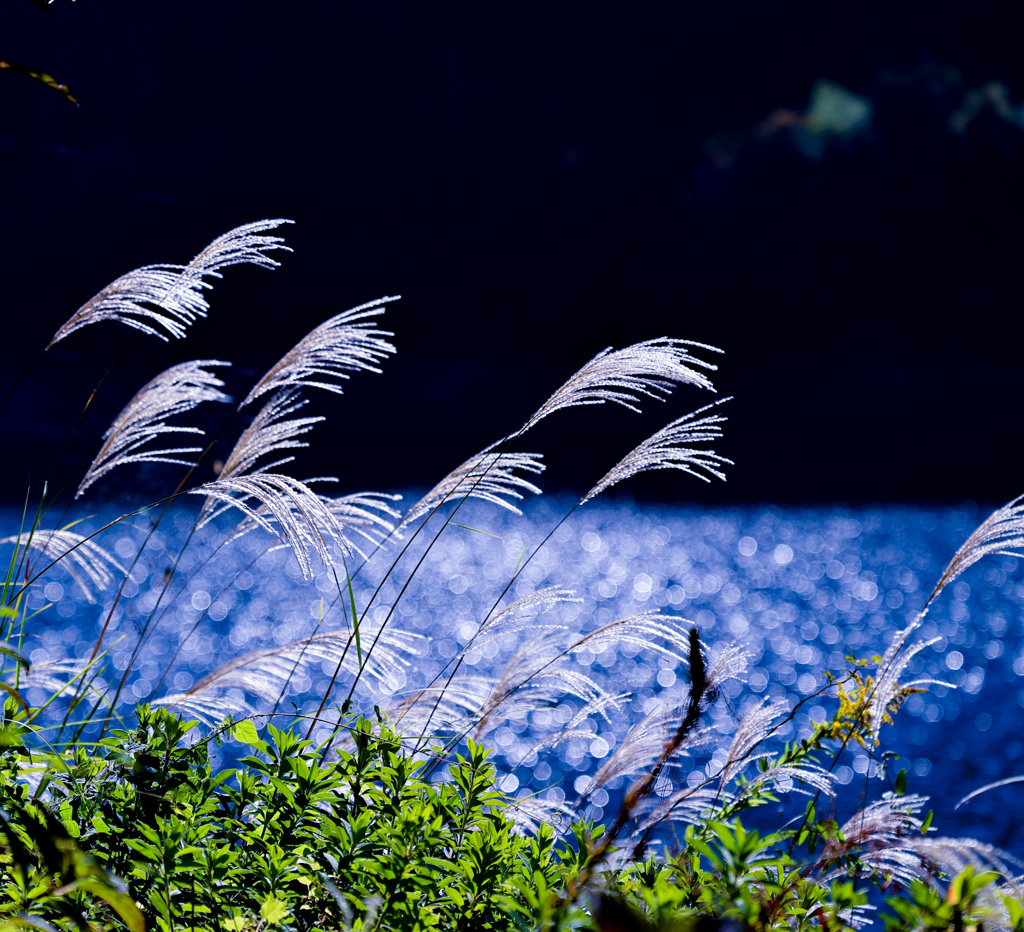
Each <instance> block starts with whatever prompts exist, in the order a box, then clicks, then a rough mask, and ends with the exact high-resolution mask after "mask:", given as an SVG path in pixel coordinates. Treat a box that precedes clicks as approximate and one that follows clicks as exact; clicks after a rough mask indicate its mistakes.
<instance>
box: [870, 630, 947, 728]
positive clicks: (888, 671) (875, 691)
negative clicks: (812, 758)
mask: <svg viewBox="0 0 1024 932" xmlns="http://www.w3.org/2000/svg"><path fill="white" fill-rule="evenodd" d="M922 617H923V616H921V615H918V617H917V619H916V620H915V621H914V622H912V623H911V624H909V625H907V627H906V628H904V629H903V630H902V631H899V632H898V633H897V634H896V636H895V637H894V638H893V639H892V643H891V644H890V645H889V646H888V647H887V648H886V651H885V653H884V654H883V655H882V659H881V660H880V661H879V663H878V679H877V680H875V681H874V682H873V683H871V684H870V686H867V684H865V685H866V690H867V705H866V711H867V717H868V720H869V721H868V733H869V734H870V736H871V743H872V746H873V747H878V744H879V734H880V733H881V730H882V725H884V724H886V723H891V722H892V718H891V715H890V713H891V712H894V711H895V710H896V708H897V707H898V706H899V705H900V703H902V702H903V701H904V700H905V699H907V698H909V697H910V695H912V694H913V693H915V692H924V691H925V688H926V687H928V686H945V687H947V688H948V689H956V686H954V685H953V684H952V683H946V682H944V681H943V680H938V679H935V678H934V677H920V678H918V679H915V680H911V681H910V682H907V683H901V682H900V677H901V676H902V675H903V671H904V670H906V668H907V665H908V664H909V663H910V661H911V660H913V659H914V657H916V656H917V655H918V654H919V653H920V652H921V651H923V650H924V649H925V648H926V647H931V646H932V645H933V644H936V643H938V642H939V641H941V640H942V638H941V637H940V636H936V637H933V638H930V639H928V640H925V641H917V642H915V643H914V644H912V645H911V646H910V648H909V649H908V650H907V651H906V652H903V648H904V645H905V644H906V643H907V640H908V639H909V637H910V635H911V634H912V633H913V632H914V631H915V630H916V629H917V627H918V625H919V624H920V623H921V618H922Z"/></svg>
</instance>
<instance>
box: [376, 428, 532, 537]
mask: <svg viewBox="0 0 1024 932" xmlns="http://www.w3.org/2000/svg"><path fill="white" fill-rule="evenodd" d="M493 449H494V445H493V444H492V445H491V446H489V447H488V448H487V449H486V450H483V451H481V452H480V453H478V454H477V455H476V456H473V457H470V459H468V460H466V462H464V463H463V464H462V465H461V466H458V467H457V468H456V469H453V470H452V471H451V472H450V473H448V475H447V476H445V477H444V478H443V479H442V480H441V481H440V482H439V483H438V484H437V485H435V486H434V487H433V488H432V489H431V490H430V491H429V492H427V494H426V495H424V496H423V498H421V499H420V500H419V501H418V502H416V504H415V505H413V506H412V508H410V509H409V511H408V513H407V514H406V516H405V517H404V518H402V520H401V522H400V523H399V525H398V527H397V528H396V529H395V534H396V535H398V536H401V534H402V531H403V530H405V528H407V527H408V526H409V525H410V524H411V523H412V522H413V521H415V520H416V519H417V518H420V517H422V516H423V515H425V514H427V513H428V512H431V511H433V510H434V509H435V508H436V507H437V506H438V505H441V504H443V503H444V502H449V501H452V500H453V499H455V498H460V497H462V496H467V495H468V496H470V497H472V498H481V499H483V500H484V501H486V502H491V503H492V504H494V505H500V506H501V507H502V508H507V509H508V510H509V511H511V512H512V513H513V514H517V515H519V514H522V511H520V509H519V508H517V507H516V506H515V505H514V504H513V502H512V501H511V500H512V499H515V500H521V499H522V498H523V495H522V493H521V492H520V491H519V489H525V490H526V491H527V492H533V494H534V495H540V492H541V490H540V488H539V487H538V486H536V485H534V484H533V483H532V482H530V481H529V480H528V479H525V478H523V477H522V476H518V475H516V473H515V470H517V469H518V470H521V471H522V472H527V473H534V474H535V475H536V474H540V473H542V472H543V471H544V464H543V463H542V462H541V454H540V453H492V452H491V450H493Z"/></svg>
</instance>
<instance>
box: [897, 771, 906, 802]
mask: <svg viewBox="0 0 1024 932" xmlns="http://www.w3.org/2000/svg"><path fill="white" fill-rule="evenodd" d="M896 795H897V796H906V795H907V771H906V770H901V771H900V772H899V773H898V774H896Z"/></svg>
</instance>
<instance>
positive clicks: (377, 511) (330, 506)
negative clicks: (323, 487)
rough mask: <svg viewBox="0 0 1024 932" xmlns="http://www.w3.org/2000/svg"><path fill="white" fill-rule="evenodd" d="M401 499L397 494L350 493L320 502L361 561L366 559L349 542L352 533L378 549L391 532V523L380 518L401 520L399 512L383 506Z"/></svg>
mask: <svg viewBox="0 0 1024 932" xmlns="http://www.w3.org/2000/svg"><path fill="white" fill-rule="evenodd" d="M401 498H402V496H401V495H398V494H397V493H394V494H391V493H388V492H353V493H351V494H350V495H341V496H339V497H338V498H325V499H324V500H323V502H324V505H326V506H327V510H328V511H329V512H330V513H331V514H332V515H334V517H335V519H336V520H337V522H338V527H340V528H341V531H342V533H343V534H344V535H345V540H346V541H347V542H348V544H349V546H350V547H351V548H352V549H353V550H354V551H355V552H356V553H358V554H359V555H360V556H361V557H362V558H363V559H364V560H365V559H367V556H366V554H365V553H363V551H362V550H360V549H359V548H358V547H357V546H356V545H355V544H354V543H353V542H352V534H353V533H354V534H358V535H359V536H360V537H363V538H365V539H366V540H368V541H369V542H370V543H371V544H373V546H374V547H379V546H380V545H381V544H383V543H384V541H385V540H387V539H388V537H390V536H391V535H392V534H393V533H394V532H395V522H394V521H389V520H388V518H385V517H384V515H388V516H389V517H391V518H401V517H402V513H401V512H400V511H398V510H396V509H394V508H392V507H391V506H390V505H389V504H387V503H388V502H397V501H400V500H401ZM350 532H351V533H350Z"/></svg>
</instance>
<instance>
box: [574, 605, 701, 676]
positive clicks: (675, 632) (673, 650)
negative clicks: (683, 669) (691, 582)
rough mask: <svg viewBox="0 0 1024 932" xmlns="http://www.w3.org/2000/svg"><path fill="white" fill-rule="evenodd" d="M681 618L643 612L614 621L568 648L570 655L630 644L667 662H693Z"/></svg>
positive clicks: (591, 632)
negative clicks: (680, 622) (657, 655)
mask: <svg viewBox="0 0 1024 932" xmlns="http://www.w3.org/2000/svg"><path fill="white" fill-rule="evenodd" d="M679 621H680V619H678V618H675V617H674V616H672V615H659V614H658V613H657V612H653V611H651V612H640V613H639V614H637V615H630V616H628V617H627V618H619V619H617V620H616V621H610V622H608V623H607V624H605V625H602V626H601V627H600V628H595V629H594V630H593V631H589V632H587V633H586V634H583V635H581V636H580V637H579V638H578V639H577V640H576V641H574V642H573V643H572V644H570V645H569V646H568V647H567V648H566V649H565V653H566V654H578V653H579V652H580V651H583V650H589V651H592V652H593V653H595V654H599V653H601V652H602V651H604V650H607V649H608V648H611V647H617V646H619V645H621V644H628V645H630V646H631V647H636V648H639V649H640V650H648V651H651V652H652V653H656V654H660V655H661V656H662V657H664V658H666V659H667V660H674V661H676V662H677V663H682V664H687V663H689V662H690V635H689V631H688V630H686V629H683V628H681V627H680V626H679Z"/></svg>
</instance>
